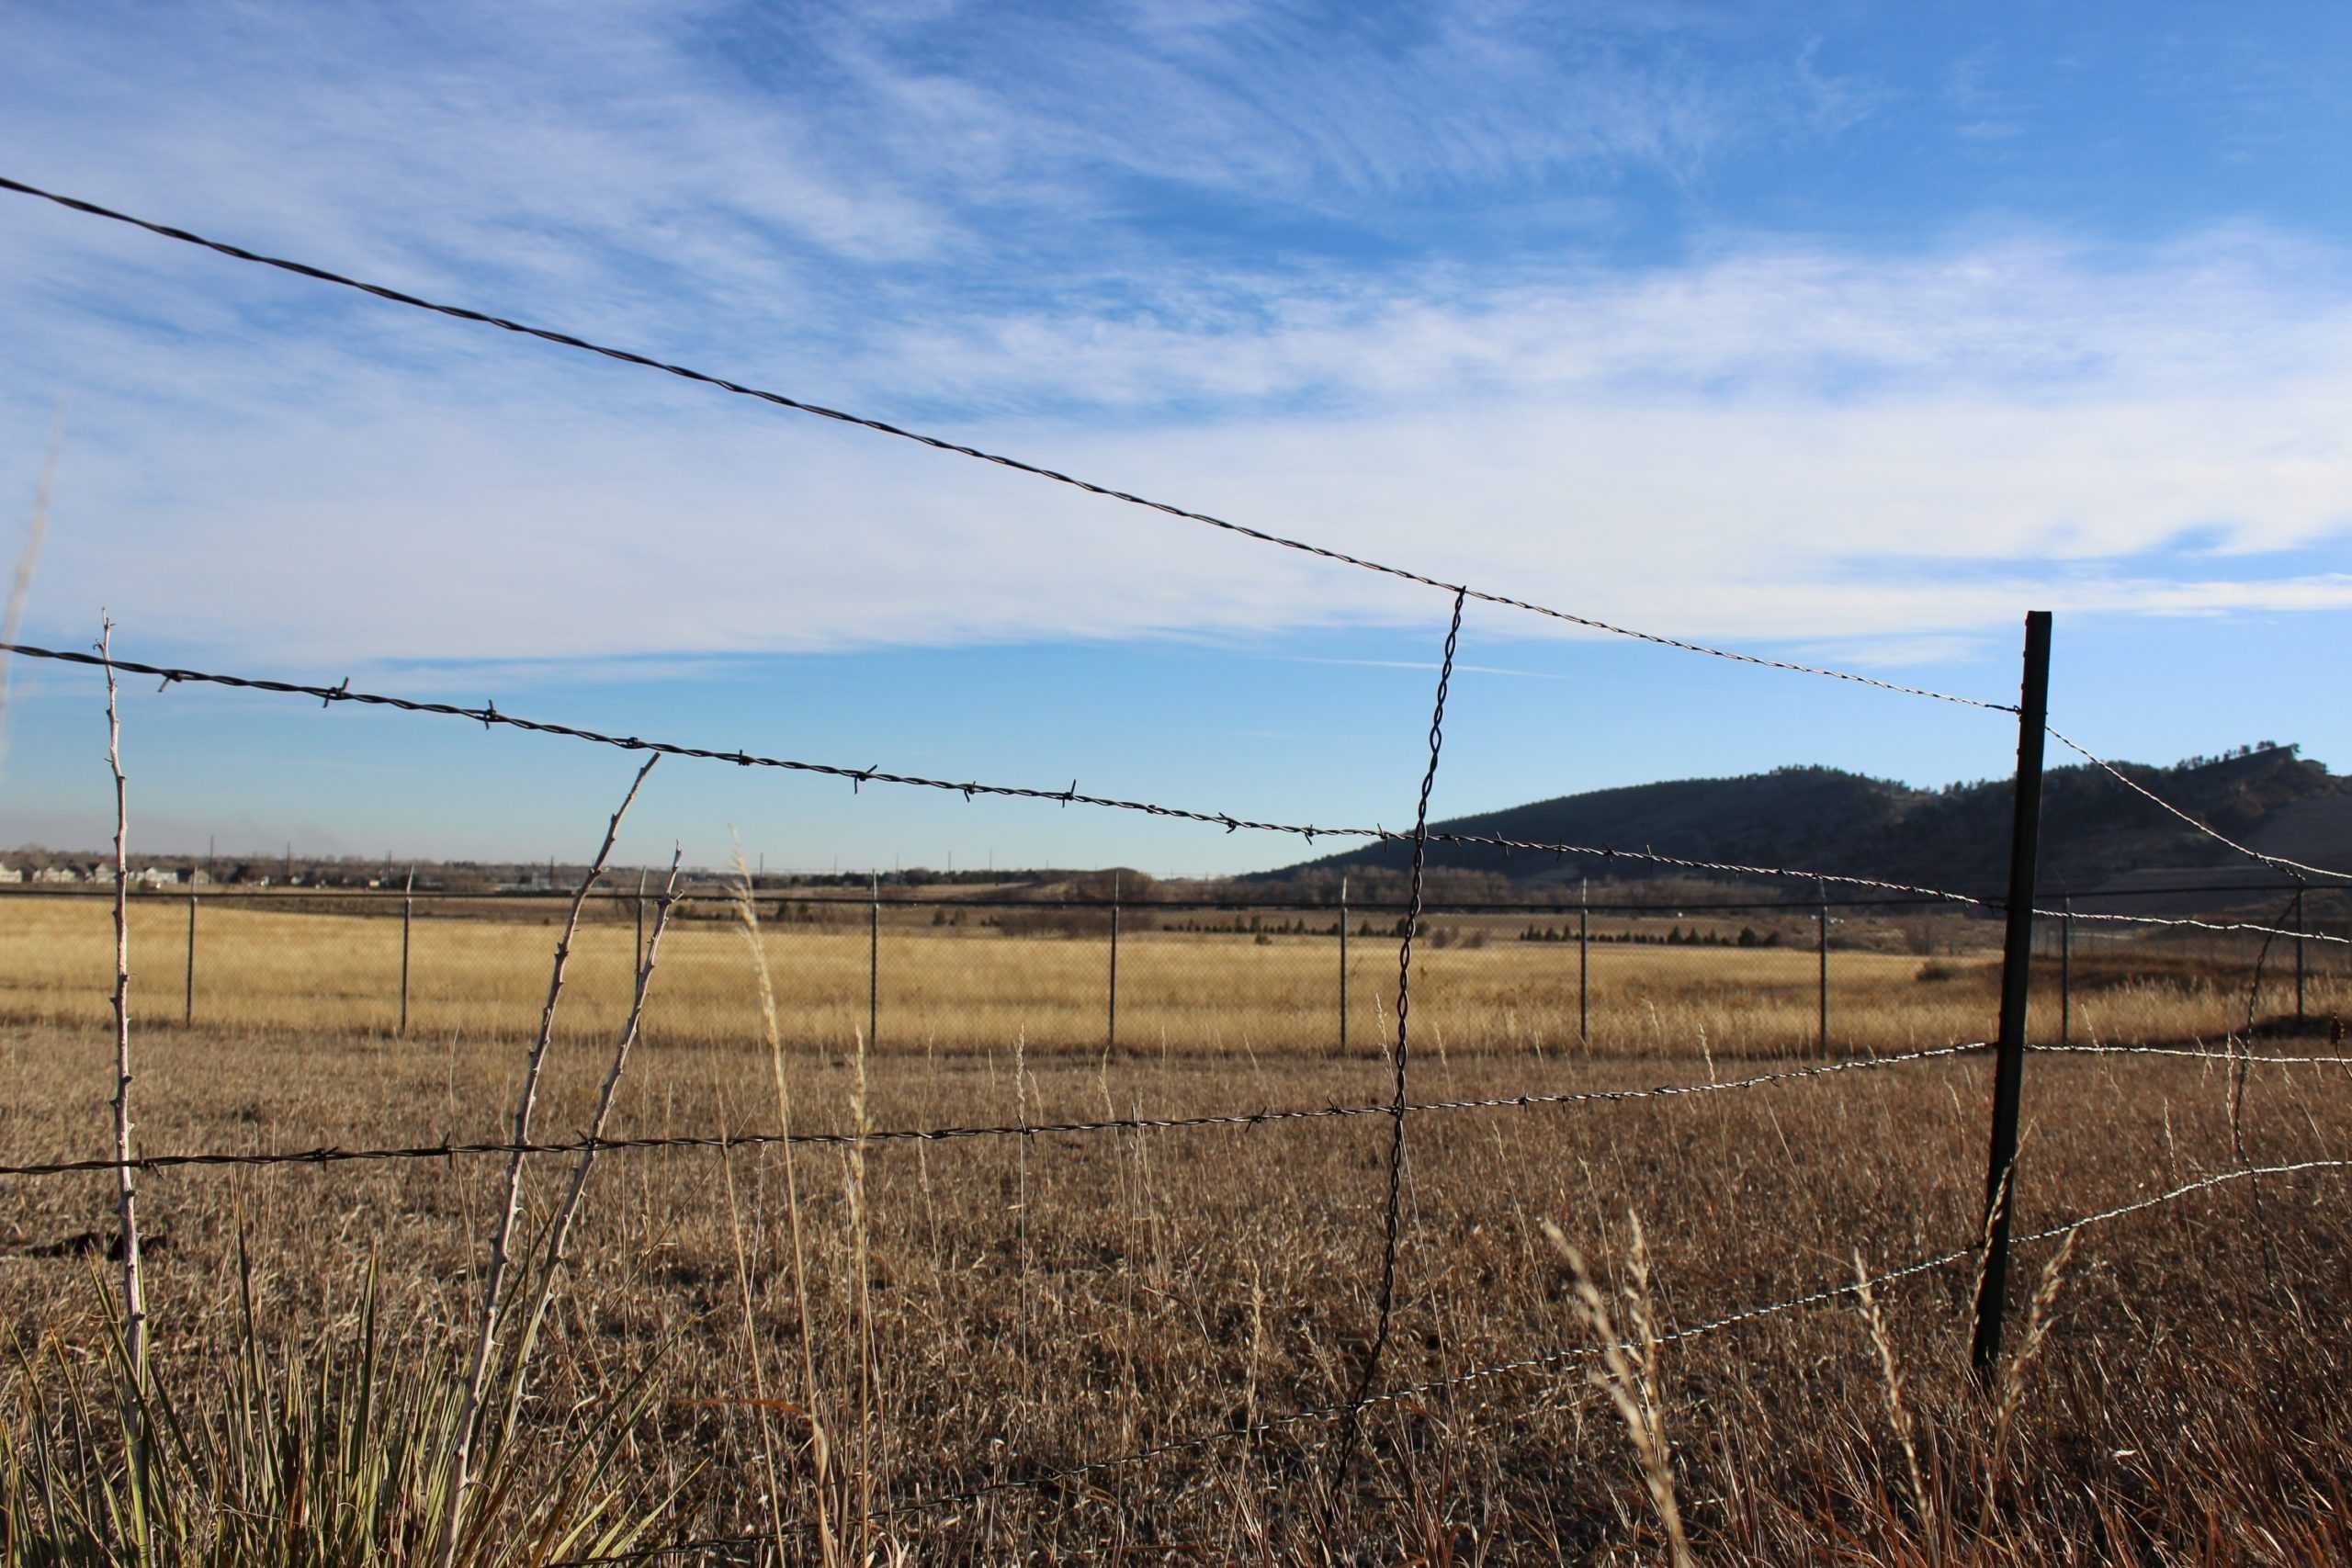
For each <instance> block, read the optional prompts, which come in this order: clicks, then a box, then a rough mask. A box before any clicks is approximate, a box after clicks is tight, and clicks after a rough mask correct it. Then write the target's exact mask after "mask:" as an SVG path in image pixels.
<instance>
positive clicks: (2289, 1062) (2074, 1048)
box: [2026, 1045, 2352, 1067]
mask: <svg viewBox="0 0 2352 1568" xmlns="http://www.w3.org/2000/svg"><path fill="white" fill-rule="evenodd" d="M2026 1049H2027V1050H2029V1051H2042V1052H2047V1053H2049V1054H2050V1055H2063V1056H2177V1057H2181V1058H2183V1059H2185V1060H2188V1061H2194V1062H2218V1063H2221V1064H2222V1065H2223V1066H2256V1067H2263V1066H2272V1067H2315V1066H2317V1067H2352V1056H2278V1055H2270V1054H2268V1053H2267V1052H2253V1051H2250V1050H2249V1051H2193V1050H2190V1049H2188V1047H2186V1046H2180V1045H2028V1046H2027V1047H2026Z"/></svg>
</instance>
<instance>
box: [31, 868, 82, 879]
mask: <svg viewBox="0 0 2352 1568" xmlns="http://www.w3.org/2000/svg"><path fill="white" fill-rule="evenodd" d="M32 879H33V880H34V881H35V882H79V881H81V880H82V874H81V873H80V872H78V871H76V870H74V868H73V867H72V866H70V865H45V866H42V867H41V868H40V870H38V871H36V872H34V873H33V876H32Z"/></svg>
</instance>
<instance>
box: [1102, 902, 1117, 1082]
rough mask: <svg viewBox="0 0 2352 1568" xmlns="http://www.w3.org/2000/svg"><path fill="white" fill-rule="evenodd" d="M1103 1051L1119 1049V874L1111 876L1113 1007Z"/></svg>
mask: <svg viewBox="0 0 2352 1568" xmlns="http://www.w3.org/2000/svg"><path fill="white" fill-rule="evenodd" d="M1118 1048H1119V874H1118V873H1117V872H1115V871H1114V872H1113V873H1112V874H1111V1007H1110V1014H1109V1018H1108V1020H1107V1021H1106V1022H1105V1023H1104V1025H1103V1049H1105V1050H1109V1051H1115V1050H1117V1049H1118Z"/></svg>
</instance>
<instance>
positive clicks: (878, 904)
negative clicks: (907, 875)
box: [865, 871, 882, 1051]
mask: <svg viewBox="0 0 2352 1568" xmlns="http://www.w3.org/2000/svg"><path fill="white" fill-rule="evenodd" d="M871 876H872V881H871V892H870V897H869V898H868V901H867V903H866V906H865V1048H866V1049H867V1050H869V1051H871V1050H873V1049H874V1045H875V1041H876V1038H877V1037H878V1036H879V1035H880V1034H881V1032H882V874H881V873H880V872H878V871H876V872H874V873H872V874H871Z"/></svg>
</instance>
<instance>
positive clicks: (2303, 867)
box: [2043, 725, 2352, 934]
mask: <svg viewBox="0 0 2352 1568" xmlns="http://www.w3.org/2000/svg"><path fill="white" fill-rule="evenodd" d="M2043 728H2046V729H2048V730H2049V731H2050V738H2051V739H2053V740H2055V741H2057V742H2058V743H2059V744H2060V745H2062V746H2064V747H2066V748H2067V749H2068V750H2072V751H2074V752H2075V754H2076V755H2078V756H2080V757H2081V758H2082V759H2083V760H2084V761H2086V762H2088V763H2090V764H2091V765H2092V766H2093V767H2095V768H2098V769H2099V770H2100V771H2102V772H2104V773H2106V774H2107V776H2108V777H2109V778H2111V779H2113V780H2114V781H2115V782H2116V783H2117V784H2121V785H2122V786H2123V787H2124V788H2125V789H2128V790H2130V791H2131V793H2132V794H2134V795H2142V796H2144V797H2145V798H2146V799H2148V800H2151V801H2153V802H2154V803H2155V805H2156V806H2157V807H2159V808H2161V809H2162V810H2164V811H2166V812H2168V813H2170V814H2171V815H2172V816H2174V817H2177V818H2180V820H2182V821H2183V822H2186V823H2188V825H2189V826H2190V827H2192V828H2194V829H2197V830H2198V831H2199V833H2202V834H2203V835H2204V836H2205V837H2207V838H2209V839H2211V840H2213V841H2214V842H2215V843H2218V844H2222V845H2225V846H2227V847H2228V848H2230V849H2233V850H2235V851H2236V852H2238V853H2239V854H2242V855H2244V856H2245V858H2246V859H2248V860H2251V861H2258V862H2260V863H2262V864H2264V865H2267V866H2271V867H2274V868H2275V869H2277V870H2279V871H2283V872H2285V873H2287V874H2288V875H2290V876H2292V877H2294V878H2295V880H2296V881H2298V882H2301V881H2302V880H2303V878H2304V877H2305V876H2325V877H2331V878H2333V879H2335V881H2338V882H2352V871H2334V870H2331V869H2329V868H2328V867H2326V866H2324V865H2309V864H2306V863H2303V862H2302V861H2299V860H2289V859H2288V858H2287V857H2286V856H2284V855H2269V854H2265V853H2263V852H2261V851H2260V850H2257V849H2253V848H2250V847H2249V846H2247V845H2245V844H2241V843H2239V842H2238V841H2237V840H2235V839H2233V838H2231V837H2230V836H2229V835H2228V834H2226V833H2224V832H2222V830H2221V829H2218V828H2215V827H2214V826H2213V825H2212V824H2211V823H2209V822H2205V821H2202V820H2200V819H2199V818H2196V817H2193V816H2191V815H2189V814H2188V812H2186V811H2184V810H2182V809H2181V808H2180V807H2177V806H2175V805H2174V804H2173V803H2172V802H2171V801H2169V800H2166V799H2165V797H2164V796H2163V795H2158V794H2157V793H2156V792H2155V791H2154V790H2152V789H2150V788H2149V787H2148V786H2147V785H2146V784H2142V783H2140V782H2139V781H2138V780H2137V779H2134V778H2132V777H2131V776H2130V775H2129V774H2127V773H2124V772H2123V770H2122V769H2120V768H2119V767H2117V766H2116V765H2115V764H2114V763H2112V762H2110V761H2108V760H2107V759H2106V758H2104V757H2102V756H2100V755H2098V753H2097V752H2095V751H2093V750H2091V749H2090V748H2089V747H2087V746H2085V745H2084V744H2083V743H2082V742H2081V741H2079V740H2077V739H2075V738H2074V737H2073V736H2071V735H2068V734H2067V733H2066V732H2065V731H2064V730H2063V729H2060V728H2058V727H2057V726H2056V725H2045V726H2044V727H2043ZM2289 934H2292V933H2289Z"/></svg>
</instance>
